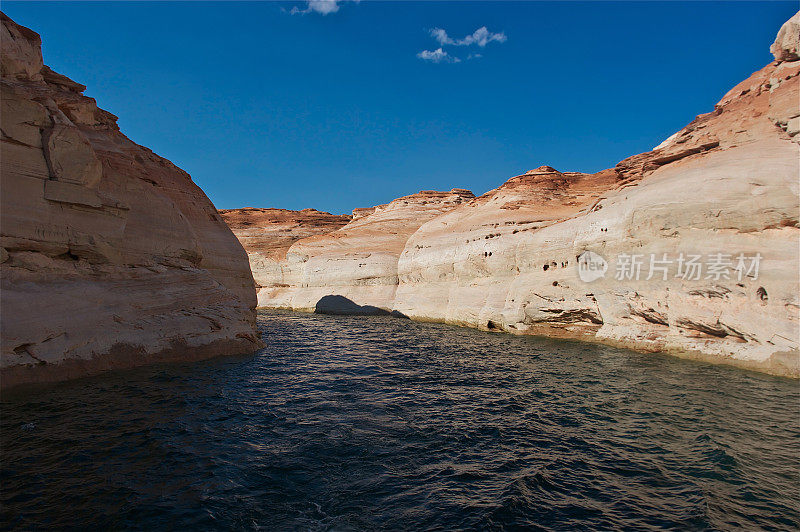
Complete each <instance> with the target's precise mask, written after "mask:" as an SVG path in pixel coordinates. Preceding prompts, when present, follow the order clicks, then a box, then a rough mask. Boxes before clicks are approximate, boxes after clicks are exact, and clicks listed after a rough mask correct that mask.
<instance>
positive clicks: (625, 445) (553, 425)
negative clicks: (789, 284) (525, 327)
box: [0, 312, 800, 530]
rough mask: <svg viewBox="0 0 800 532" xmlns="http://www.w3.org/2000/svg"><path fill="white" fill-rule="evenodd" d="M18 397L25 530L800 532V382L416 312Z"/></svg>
mask: <svg viewBox="0 0 800 532" xmlns="http://www.w3.org/2000/svg"><path fill="white" fill-rule="evenodd" d="M259 322H260V326H261V329H262V331H263V332H264V335H265V339H266V340H267V342H268V344H269V345H268V347H267V348H266V349H265V350H264V351H262V352H261V353H259V354H258V355H256V356H248V357H235V358H222V359H216V360H212V361H207V362H203V363H199V364H186V365H169V366H159V367H151V368H146V369H140V370H135V371H126V372H117V373H113V374H107V375H103V376H100V377H96V378H90V379H82V380H79V381H73V382H70V383H65V384H60V385H56V386H49V387H37V388H32V389H27V390H19V391H16V392H11V393H6V394H4V397H3V402H2V431H1V432H0V435H1V438H0V442H1V443H2V448H1V449H0V452H2V463H1V467H2V477H1V479H0V480H2V485H1V486H2V487H1V488H0V500H1V501H2V523H3V525H4V528H21V529H33V528H68V527H72V528H78V527H79V528H87V527H98V528H137V529H146V530H151V529H165V528H192V529H202V530H209V529H231V528H235V529H265V530H276V529H277V530H365V529H366V530H373V529H391V530H395V529H406V530H422V529H427V530H431V529H438V530H442V529H448V530H450V529H490V530H501V529H518V528H523V527H524V528H530V529H543V530H571V529H576V528H577V529H647V530H653V529H679V530H687V529H692V530H703V529H747V530H754V529H772V530H791V529H796V528H797V527H798V525H799V523H800V475H799V472H800V469H799V468H800V464H799V463H798V459H799V457H800V389H799V388H798V383H797V382H795V381H791V380H788V379H781V378H774V377H769V376H766V375H759V374H756V373H749V372H745V371H740V370H736V369H732V368H725V367H715V366H711V365H706V364H700V363H694V362H689V361H683V360H678V359H674V358H670V357H666V356H660V355H641V354H637V353H633V352H629V351H624V350H620V349H612V348H608V347H599V346H595V345H586V344H580V343H571V342H558V341H549V340H542V339H534V338H521V337H514V336H509V335H505V334H491V333H483V332H479V331H474V330H469V329H459V328H454V327H448V326H443V325H430V324H420V323H414V322H410V321H407V320H400V319H395V318H382V317H374V318H363V317H362V318H357V317H332V316H318V315H300V314H292V313H279V312H273V313H263V314H262V315H261V316H260V318H259Z"/></svg>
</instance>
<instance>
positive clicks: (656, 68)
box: [3, 0, 797, 213]
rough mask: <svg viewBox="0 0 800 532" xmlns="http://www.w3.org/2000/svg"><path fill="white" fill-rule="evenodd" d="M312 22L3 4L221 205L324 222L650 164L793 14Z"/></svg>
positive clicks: (283, 11)
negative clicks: (301, 213) (627, 163)
mask: <svg viewBox="0 0 800 532" xmlns="http://www.w3.org/2000/svg"><path fill="white" fill-rule="evenodd" d="M315 7H317V8H319V7H320V6H311V9H309V6H308V4H307V3H306V2H250V3H238V2H237V3H233V2H229V3H211V2H202V3H191V2H178V3H156V2H146V3H133V2H127V3H113V4H106V3H96V2H85V3H60V2H46V3H19V2H9V1H6V2H3V10H4V11H5V12H6V13H7V14H8V15H9V16H11V17H12V18H13V19H15V20H16V21H17V22H18V23H20V24H23V25H25V26H28V27H30V28H32V29H34V30H35V31H37V32H39V33H40V34H41V35H42V38H43V41H44V45H43V50H44V58H45V63H46V64H48V65H50V66H51V67H52V68H53V69H54V70H56V71H58V72H60V73H63V74H65V75H67V76H69V77H71V78H73V79H75V80H76V81H79V82H80V83H83V84H85V85H87V87H88V89H87V90H86V93H85V94H87V95H88V96H92V97H95V98H96V99H97V101H98V103H99V105H100V106H101V107H102V108H104V109H107V110H109V111H111V112H112V113H114V114H116V115H117V116H119V117H120V120H119V124H120V127H121V128H122V131H123V132H124V133H125V134H126V135H128V136H129V137H130V138H131V139H132V140H134V141H135V142H138V143H140V144H143V145H145V146H147V147H149V148H151V149H152V150H153V151H155V152H156V153H158V154H159V155H162V156H164V157H166V158H168V159H170V160H171V161H173V162H174V163H175V164H177V165H178V166H180V167H182V168H183V169H185V170H186V171H188V172H189V173H190V174H191V175H192V178H193V179H194V181H195V182H196V183H198V184H199V185H200V186H201V187H202V188H203V189H204V190H205V191H206V193H207V194H208V196H209V197H210V198H211V199H212V200H213V201H214V203H215V205H216V206H217V207H218V208H234V207H244V206H255V207H283V208H290V209H302V208H306V207H314V208H317V209H321V210H327V211H330V212H335V213H342V212H350V211H351V210H352V209H353V208H354V207H365V206H371V205H376V204H380V203H386V202H388V201H391V200H392V199H394V198H396V197H399V196H402V195H405V194H410V193H413V192H416V191H419V190H431V189H438V190H449V189H451V188H454V187H461V188H469V189H471V190H473V191H474V192H476V193H478V194H480V193H483V192H485V191H486V190H489V189H492V188H495V187H497V186H499V185H500V184H501V183H502V182H503V181H505V180H506V179H507V178H509V177H511V176H514V175H517V174H519V173H522V172H524V171H526V170H528V169H530V168H535V167H537V166H540V165H542V164H548V165H550V166H554V167H556V168H558V169H560V170H572V171H585V172H594V171H598V170H601V169H603V168H607V167H610V166H613V165H614V164H616V163H617V162H618V161H619V160H621V159H623V158H625V157H627V156H629V155H633V154H636V153H639V152H642V151H646V150H649V149H651V148H652V147H653V146H654V145H656V144H658V143H659V142H661V141H662V140H663V139H664V138H666V137H667V136H669V135H671V134H672V133H674V132H675V131H677V130H678V129H680V128H681V127H683V126H684V125H685V124H686V123H688V122H689V121H690V120H692V119H693V118H694V117H695V116H696V115H697V114H700V113H704V112H707V111H710V110H712V108H713V105H714V103H716V102H717V101H718V100H719V99H720V98H721V97H722V95H723V94H724V93H725V92H727V91H728V89H730V88H731V87H732V86H733V85H734V84H736V83H738V82H739V81H741V80H742V79H744V78H745V77H747V76H748V75H750V74H751V73H752V72H753V71H755V70H757V69H759V68H761V67H762V66H763V65H765V64H766V63H768V62H769V61H770V60H771V59H772V57H771V55H770V54H769V45H770V43H771V42H772V40H773V39H774V37H775V34H776V33H777V31H778V28H779V27H780V25H781V23H782V22H783V21H785V20H786V19H788V18H789V17H790V16H791V15H792V14H793V13H794V12H795V11H796V10H797V3H796V2H753V3H750V2H732V3H720V2H717V3H706V2H690V3H679V2H663V3H662V2H643V3H637V2H618V3H612V2H588V3H582V2H556V3H548V2H519V1H518V2H507V3H506V2H502V3H501V2H382V1H368V0H363V1H361V2H339V3H338V4H337V5H336V6H331V5H330V4H328V5H327V8H329V9H324V7H325V6H323V8H322V9H314V8H315ZM331 7H336V8H338V9H337V10H335V11H333V12H329V13H327V14H323V13H321V12H320V11H331V9H330V8H331ZM292 11H294V14H293V13H292ZM437 28H438V29H440V30H444V32H445V33H446V36H445V35H444V34H443V33H442V32H435V31H433V30H435V29H437ZM480 28H486V29H485V31H479V32H478V33H477V34H475V31H476V30H479V29H480ZM468 36H470V37H468ZM473 36H474V37H473ZM437 37H438V40H437ZM442 43H444V44H442ZM481 44H484V45H485V46H481ZM439 48H441V49H442V50H441V52H438V50H439ZM426 52H427V53H426ZM444 54H446V55H444ZM476 55H480V57H475V56H476ZM470 57H471V58H470ZM436 59H440V61H439V62H436V61H435V60H436ZM456 60H458V62H456Z"/></svg>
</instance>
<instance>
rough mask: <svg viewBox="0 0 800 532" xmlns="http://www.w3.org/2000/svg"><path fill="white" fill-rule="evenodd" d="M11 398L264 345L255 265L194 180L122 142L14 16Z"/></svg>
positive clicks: (7, 325) (2, 224)
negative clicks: (112, 372) (14, 390)
mask: <svg viewBox="0 0 800 532" xmlns="http://www.w3.org/2000/svg"><path fill="white" fill-rule="evenodd" d="M0 31H2V33H1V34H0V37H2V62H1V66H2V81H1V82H0V88H1V89H2V114H0V119H1V121H2V142H1V143H0V149H1V150H2V152H0V168H1V169H2V198H0V201H1V202H2V206H1V207H0V209H1V211H0V239H1V242H0V245H1V246H2V247H0V261H1V262H2V264H0V281H1V282H2V286H1V289H2V293H0V305H1V306H0V312H1V313H2V320H0V321H1V322H2V345H1V346H0V347H1V348H2V358H1V359H0V382H2V385H3V386H4V387H6V386H9V385H15V384H20V383H25V382H37V381H51V380H62V379H66V378H70V377H76V376H82V375H88V374H92V373H97V372H99V371H102V370H105V369H111V368H121V367H132V366H137V365H141V364H146V363H150V362H155V361H165V360H191V359H200V358H208V357H212V356H216V355H221V354H234V353H245V352H252V351H254V350H255V349H257V348H258V347H259V346H260V345H261V340H260V339H259V337H258V334H257V333H256V330H255V312H254V307H255V304H256V298H255V292H254V290H253V279H252V275H251V273H250V269H249V266H248V262H247V256H246V254H245V252H244V250H243V249H242V247H241V245H240V244H239V242H238V241H237V240H236V238H235V237H234V236H233V234H232V233H231V230H230V229H229V228H228V226H227V225H226V224H225V223H224V222H223V221H222V219H221V218H220V216H219V215H218V214H217V211H216V210H215V209H214V206H213V205H212V204H211V202H210V201H209V200H208V198H207V197H206V196H205V194H203V191H202V190H200V188H199V187H197V186H196V185H195V184H194V183H192V181H191V178H190V177H189V175H188V174H187V173H186V172H184V171H182V170H181V169H180V168H177V167H176V166H175V165H173V164H172V163H170V162H169V161H167V160H166V159H163V158H162V157H159V156H158V155H156V154H154V153H153V152H151V151H150V150H148V149H147V148H145V147H142V146H139V145H137V144H135V143H134V142H132V141H130V140H129V139H128V138H127V137H125V135H123V134H122V133H120V131H119V128H118V126H117V124H116V117H115V116H114V115H112V114H111V113H108V112H107V111H104V110H102V109H99V108H98V107H97V105H96V103H95V101H94V99H92V98H88V97H86V96H83V94H82V92H83V91H84V89H85V87H84V86H83V85H80V84H79V83H76V82H74V81H72V80H70V79H69V78H67V77H65V76H63V75H61V74H58V73H56V72H53V71H52V70H50V68H48V67H47V66H46V65H44V64H43V61H42V52H41V39H40V37H39V35H38V34H37V33H35V32H34V31H31V30H30V29H28V28H25V27H22V26H19V25H18V24H16V23H15V22H13V21H12V20H11V19H10V18H8V17H7V16H6V15H5V14H3V15H2V28H1V30H0Z"/></svg>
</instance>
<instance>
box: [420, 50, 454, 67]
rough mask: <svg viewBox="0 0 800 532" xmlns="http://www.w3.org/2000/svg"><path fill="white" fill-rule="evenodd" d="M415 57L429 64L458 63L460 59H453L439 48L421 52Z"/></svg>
mask: <svg viewBox="0 0 800 532" xmlns="http://www.w3.org/2000/svg"><path fill="white" fill-rule="evenodd" d="M417 57H419V58H420V59H423V60H425V61H430V62H431V63H460V62H461V59H459V58H458V57H454V56H452V55H450V54H448V53H447V52H445V51H444V50H442V49H441V48H437V49H436V50H422V51H421V52H420V53H418V54H417Z"/></svg>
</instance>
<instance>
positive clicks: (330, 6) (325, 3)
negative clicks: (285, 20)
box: [289, 0, 359, 15]
mask: <svg viewBox="0 0 800 532" xmlns="http://www.w3.org/2000/svg"><path fill="white" fill-rule="evenodd" d="M347 1H351V2H358V1H359V0H306V7H305V8H303V9H300V8H299V7H297V6H295V7H293V8H292V9H291V10H290V11H289V13H291V14H292V15H306V14H308V13H317V14H320V15H330V14H331V13H336V12H337V11H339V7H340V4H341V3H343V2H347Z"/></svg>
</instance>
